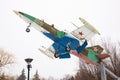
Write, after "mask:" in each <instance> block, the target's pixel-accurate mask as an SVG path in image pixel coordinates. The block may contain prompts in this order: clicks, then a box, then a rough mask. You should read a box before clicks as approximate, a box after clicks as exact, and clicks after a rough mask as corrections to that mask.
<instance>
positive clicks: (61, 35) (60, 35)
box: [57, 31, 66, 38]
mask: <svg viewBox="0 0 120 80" xmlns="http://www.w3.org/2000/svg"><path fill="white" fill-rule="evenodd" d="M65 34H66V33H65V32H63V31H57V37H59V38H62V37H64V36H65Z"/></svg>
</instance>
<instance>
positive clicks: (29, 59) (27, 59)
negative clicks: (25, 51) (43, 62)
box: [25, 58, 33, 64]
mask: <svg viewBox="0 0 120 80" xmlns="http://www.w3.org/2000/svg"><path fill="white" fill-rule="evenodd" d="M25 61H26V62H27V63H28V64H30V63H31V62H32V61H33V59H32V58H26V59H25Z"/></svg>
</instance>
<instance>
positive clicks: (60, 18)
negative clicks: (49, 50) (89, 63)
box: [0, 0, 120, 77]
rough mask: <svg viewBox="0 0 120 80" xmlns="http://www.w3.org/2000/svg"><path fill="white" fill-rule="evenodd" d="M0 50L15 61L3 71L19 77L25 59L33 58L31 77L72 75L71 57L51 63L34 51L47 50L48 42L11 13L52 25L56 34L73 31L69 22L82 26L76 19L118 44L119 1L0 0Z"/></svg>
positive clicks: (74, 66)
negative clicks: (40, 48)
mask: <svg viewBox="0 0 120 80" xmlns="http://www.w3.org/2000/svg"><path fill="white" fill-rule="evenodd" d="M0 10H1V12H0V37H1V38H0V48H3V49H4V50H6V51H8V52H10V53H12V54H14V55H15V58H16V65H15V66H16V67H15V68H14V69H12V70H14V71H9V70H8V71H7V72H9V74H11V73H12V74H13V75H19V74H20V72H21V70H22V69H23V68H25V70H26V74H27V69H26V63H25V61H24V59H25V58H28V57H30V58H33V59H34V60H33V62H32V66H33V67H32V69H31V74H32V75H33V74H34V73H35V71H36V70H38V73H39V74H40V75H41V76H42V77H49V76H53V77H63V76H65V75H66V74H74V73H75V72H76V71H77V69H78V59H77V58H76V57H74V56H72V58H71V59H66V60H59V59H55V60H51V59H49V58H48V57H46V56H45V55H43V54H42V53H41V52H39V51H38V48H39V47H40V46H42V45H44V46H46V47H49V46H50V45H51V44H52V41H51V40H49V39H48V38H47V37H45V36H43V35H42V34H41V33H40V32H38V31H37V30H35V29H33V28H31V32H30V33H26V32H25V29H26V27H27V26H28V24H27V23H25V22H24V21H23V20H22V19H20V18H19V17H18V16H17V15H16V14H14V13H13V10H18V11H22V12H25V13H27V14H30V15H32V16H34V17H37V18H39V19H42V20H43V19H44V21H46V22H47V23H49V24H54V25H55V27H56V28H57V29H59V30H65V29H66V30H67V31H69V32H71V31H72V30H74V29H76V28H75V27H74V26H73V25H72V24H71V22H73V23H75V24H76V25H78V26H82V25H83V24H82V23H81V22H80V21H79V19H78V18H79V17H82V18H83V19H85V20H87V21H88V22H90V23H91V24H92V25H94V26H95V28H96V29H98V31H99V32H100V33H101V35H100V36H102V37H109V38H111V39H114V40H120V36H119V34H120V32H119V27H120V1H119V0H1V1H0Z"/></svg>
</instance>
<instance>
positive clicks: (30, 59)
mask: <svg viewBox="0 0 120 80" xmlns="http://www.w3.org/2000/svg"><path fill="white" fill-rule="evenodd" d="M25 61H26V62H27V64H28V65H27V68H28V80H29V79H30V68H32V65H31V64H30V63H31V62H32V61H33V59H32V58H26V59H25Z"/></svg>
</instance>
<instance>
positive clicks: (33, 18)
mask: <svg viewBox="0 0 120 80" xmlns="http://www.w3.org/2000/svg"><path fill="white" fill-rule="evenodd" d="M24 16H25V17H27V18H29V19H30V20H32V21H34V20H36V18H35V17H33V16H31V15H28V14H26V13H24Z"/></svg>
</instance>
